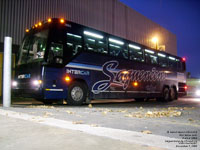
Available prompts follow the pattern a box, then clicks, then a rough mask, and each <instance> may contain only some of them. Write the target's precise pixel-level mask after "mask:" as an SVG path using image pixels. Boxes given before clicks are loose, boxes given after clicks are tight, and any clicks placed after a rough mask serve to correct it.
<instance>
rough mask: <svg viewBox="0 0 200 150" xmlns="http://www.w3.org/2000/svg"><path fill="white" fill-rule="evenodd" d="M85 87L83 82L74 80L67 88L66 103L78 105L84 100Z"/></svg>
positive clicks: (85, 95) (85, 94)
mask: <svg viewBox="0 0 200 150" xmlns="http://www.w3.org/2000/svg"><path fill="white" fill-rule="evenodd" d="M86 97H87V87H86V85H85V84H84V83H82V82H78V81H75V82H73V83H72V84H71V85H70V87H69V89H68V96H67V103H68V104H69V105H75V106H80V105H82V104H83V102H85V101H86Z"/></svg>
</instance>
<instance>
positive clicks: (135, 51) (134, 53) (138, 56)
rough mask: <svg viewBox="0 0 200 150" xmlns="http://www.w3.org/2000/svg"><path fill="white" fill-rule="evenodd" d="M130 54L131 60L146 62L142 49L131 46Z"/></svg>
mask: <svg viewBox="0 0 200 150" xmlns="http://www.w3.org/2000/svg"><path fill="white" fill-rule="evenodd" d="M129 53H130V58H129V59H130V60H135V61H139V62H143V61H144V58H143V51H142V50H141V48H140V47H138V46H134V45H130V44H129Z"/></svg>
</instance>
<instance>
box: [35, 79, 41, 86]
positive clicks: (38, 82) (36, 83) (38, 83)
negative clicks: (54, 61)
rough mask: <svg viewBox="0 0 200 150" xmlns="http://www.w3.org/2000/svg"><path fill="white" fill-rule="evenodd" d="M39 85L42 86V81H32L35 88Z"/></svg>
mask: <svg viewBox="0 0 200 150" xmlns="http://www.w3.org/2000/svg"><path fill="white" fill-rule="evenodd" d="M40 84H42V80H34V81H33V85H35V86H38V85H40Z"/></svg>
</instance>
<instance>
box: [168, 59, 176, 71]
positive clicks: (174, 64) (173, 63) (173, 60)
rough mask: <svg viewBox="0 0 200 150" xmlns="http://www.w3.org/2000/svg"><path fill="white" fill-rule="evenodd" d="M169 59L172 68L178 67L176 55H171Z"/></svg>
mask: <svg viewBox="0 0 200 150" xmlns="http://www.w3.org/2000/svg"><path fill="white" fill-rule="evenodd" d="M168 61H169V67H170V68H173V69H177V61H176V58H175V57H172V56H169V57H168Z"/></svg>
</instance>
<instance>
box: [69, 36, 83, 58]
mask: <svg viewBox="0 0 200 150" xmlns="http://www.w3.org/2000/svg"><path fill="white" fill-rule="evenodd" d="M81 49H82V37H81V36H80V35H77V34H72V33H67V50H69V51H72V55H73V56H74V55H76V54H77V53H78V52H79V51H80V50H81Z"/></svg>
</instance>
